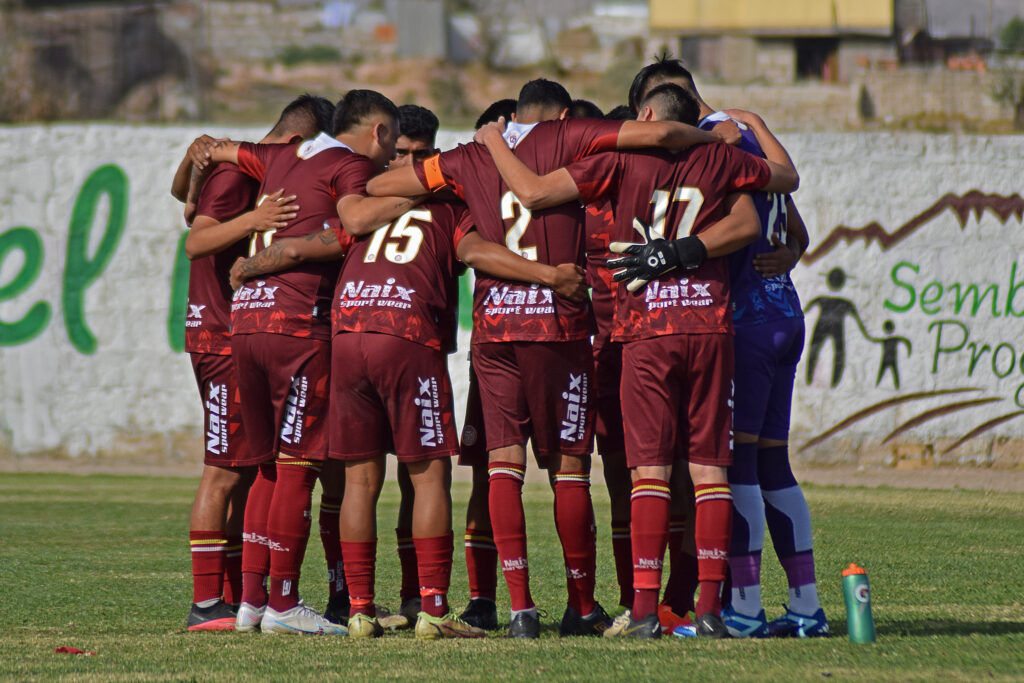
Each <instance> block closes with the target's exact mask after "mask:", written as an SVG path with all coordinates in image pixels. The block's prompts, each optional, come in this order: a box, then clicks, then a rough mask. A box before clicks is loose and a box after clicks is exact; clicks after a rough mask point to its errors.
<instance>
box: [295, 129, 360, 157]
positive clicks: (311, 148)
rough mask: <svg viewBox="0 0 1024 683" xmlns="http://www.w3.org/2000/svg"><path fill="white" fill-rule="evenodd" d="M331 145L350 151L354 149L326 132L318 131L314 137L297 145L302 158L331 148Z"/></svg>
mask: <svg viewBox="0 0 1024 683" xmlns="http://www.w3.org/2000/svg"><path fill="white" fill-rule="evenodd" d="M332 147H342V148H344V149H347V150H348V151H350V152H354V151H355V150H353V149H352V148H351V147H349V146H348V145H346V144H345V143H344V142H341V141H340V140H338V139H337V138H334V137H331V136H330V135H328V134H327V133H320V134H319V135H317V136H316V137H315V138H313V139H311V140H306V141H304V142H303V143H302V144H301V145H299V150H298V155H299V157H301V158H303V159H309V158H310V157H313V156H316V155H317V154H319V153H320V152H322V151H324V150H325V149H331V148H332Z"/></svg>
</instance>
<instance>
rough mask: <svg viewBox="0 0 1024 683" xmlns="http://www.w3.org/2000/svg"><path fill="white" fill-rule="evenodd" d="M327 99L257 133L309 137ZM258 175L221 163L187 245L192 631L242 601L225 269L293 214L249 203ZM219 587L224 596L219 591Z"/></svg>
mask: <svg viewBox="0 0 1024 683" xmlns="http://www.w3.org/2000/svg"><path fill="white" fill-rule="evenodd" d="M333 110H334V107H333V105H332V104H331V103H330V102H328V101H327V100H325V99H323V98H321V97H314V96H312V95H302V96H301V97H299V98H297V99H295V100H294V101H292V102H291V103H290V104H289V105H288V106H287V107H285V108H284V111H282V113H281V116H280V118H279V119H278V121H277V123H275V124H274V127H273V128H272V129H271V130H270V132H269V133H268V134H267V135H266V136H265V137H264V138H263V139H262V140H261V142H262V143H267V144H272V143H284V142H288V141H289V140H291V139H293V138H296V137H297V138H300V139H301V138H303V137H311V136H313V135H315V134H316V132H317V131H318V130H320V126H321V125H325V124H329V122H330V116H331V113H332V112H333ZM213 142H214V140H213V139H212V138H209V137H208V136H204V137H202V138H199V139H197V140H196V142H195V143H193V144H192V145H191V146H190V148H189V153H188V154H187V155H186V156H185V158H184V160H183V161H182V163H181V165H180V166H179V168H178V172H177V174H176V176H175V181H174V187H173V188H172V193H173V194H175V196H176V197H177V198H179V199H182V200H184V199H185V194H186V192H187V189H188V180H189V177H190V175H191V171H192V167H193V165H194V164H199V165H205V163H206V162H207V156H206V152H207V150H208V149H209V147H210V146H211V144H212V143H213ZM258 190H259V183H257V182H256V181H255V180H253V179H252V178H250V177H249V176H247V175H245V174H243V173H241V172H240V171H239V170H238V169H237V167H234V166H231V165H230V164H225V165H222V166H219V167H218V168H217V169H216V170H215V171H213V173H212V174H211V175H210V177H209V178H208V179H207V181H206V183H205V184H204V186H203V189H202V192H201V193H200V194H199V196H198V200H197V202H196V203H195V205H194V206H193V207H191V208H190V213H191V217H190V220H189V222H190V228H191V229H190V231H189V234H188V236H187V237H186V238H185V252H186V254H187V255H188V257H189V259H190V260H191V261H192V264H191V268H190V270H189V293H188V309H189V313H188V316H187V319H186V322H185V350H186V351H188V352H189V355H190V356H191V359H192V368H193V370H194V372H195V377H196V383H197V384H198V386H199V393H200V398H201V399H202V403H203V425H204V427H205V431H204V443H205V448H204V466H203V474H202V478H201V479H200V482H199V489H198V490H197V491H196V497H195V502H194V503H193V505H192V516H191V520H190V530H189V543H190V545H191V550H192V580H193V598H192V608H191V611H190V612H189V615H188V619H187V625H188V629H189V630H190V631H208V630H233V629H234V628H235V618H236V613H237V610H238V603H240V602H241V592H242V591H241V583H242V571H241V555H242V517H243V513H244V510H245V499H246V494H247V493H248V490H249V484H250V483H251V481H252V477H253V476H254V474H255V467H254V466H255V465H256V464H257V461H256V460H255V459H254V458H253V456H252V454H251V452H250V451H249V449H248V448H247V446H246V440H245V430H244V428H243V426H242V421H241V408H240V402H239V395H238V382H237V377H236V372H235V368H234V366H233V364H232V362H231V336H230V333H229V327H230V316H231V308H230V306H231V294H232V292H231V290H230V288H229V287H228V279H227V276H228V271H229V270H230V268H231V264H232V263H233V262H234V261H235V259H237V258H238V257H239V256H242V255H244V253H245V251H246V250H247V249H248V241H249V238H250V237H251V236H252V235H256V234H260V233H262V232H264V231H267V230H275V229H278V228H282V227H284V226H285V225H286V223H287V221H288V220H291V219H292V218H294V217H295V213H294V212H295V210H296V209H297V207H296V206H294V205H291V204H290V202H291V200H293V199H294V197H293V196H290V197H282V196H281V193H280V192H277V193H274V194H272V195H270V196H268V197H267V198H265V200H264V201H263V202H262V203H261V204H260V205H259V206H257V207H256V208H255V209H253V208H252V207H253V206H254V205H255V204H256V198H257V193H258ZM222 596H223V598H222Z"/></svg>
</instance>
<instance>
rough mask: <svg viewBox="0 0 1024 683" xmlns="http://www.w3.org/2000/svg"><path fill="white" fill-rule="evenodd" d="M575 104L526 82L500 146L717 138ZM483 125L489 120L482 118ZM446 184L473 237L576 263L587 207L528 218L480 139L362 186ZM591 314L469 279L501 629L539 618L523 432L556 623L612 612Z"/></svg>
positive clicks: (418, 191) (410, 191) (577, 149)
mask: <svg viewBox="0 0 1024 683" xmlns="http://www.w3.org/2000/svg"><path fill="white" fill-rule="evenodd" d="M571 103H572V100H571V98H570V97H569V94H568V93H567V92H566V91H565V89H564V88H563V87H562V86H560V85H559V84H557V83H554V82H552V81H547V80H544V79H538V80H535V81H530V82H529V83H527V84H526V85H524V86H523V88H522V90H521V91H520V93H519V98H518V99H517V105H516V113H515V116H514V117H513V119H514V121H513V123H512V124H510V125H509V127H508V130H507V131H506V133H505V137H504V138H503V141H502V142H501V144H502V145H506V144H507V145H508V146H509V147H512V148H515V150H516V151H515V154H516V155H518V156H520V157H521V158H523V159H524V160H525V161H526V163H528V164H529V165H530V166H531V168H533V169H535V170H537V171H539V172H541V173H547V172H549V171H552V170H554V169H556V168H558V167H559V166H562V165H565V164H567V163H569V162H571V161H573V160H574V159H578V158H581V157H582V156H584V155H586V154H588V153H593V152H596V151H601V150H605V149H615V148H617V147H619V148H626V147H645V146H650V145H655V144H662V145H666V146H673V147H684V146H686V145H688V144H693V143H695V142H702V141H708V140H711V139H714V136H712V135H707V134H697V133H696V131H695V129H693V128H692V127H689V126H685V125H683V124H679V123H670V122H662V123H639V122H631V121H627V122H619V121H604V120H594V119H566V118H565V116H566V114H567V112H568V109H569V107H570V105H571ZM485 128H486V127H485ZM447 186H451V187H452V188H453V189H454V191H455V193H456V194H457V195H459V196H460V197H462V198H464V199H465V201H466V203H467V204H468V205H469V208H470V211H471V212H472V214H473V219H474V222H475V224H476V226H477V229H478V230H479V231H480V233H481V235H482V236H483V237H484V238H485V239H488V240H490V241H493V242H497V243H499V244H502V243H503V244H505V245H506V246H507V247H508V248H509V249H511V250H512V251H515V252H517V253H519V254H521V255H523V256H524V257H525V258H528V259H530V260H539V261H541V262H543V263H548V264H554V263H562V262H575V263H576V264H578V265H580V266H581V267H582V265H583V264H584V259H585V252H584V229H583V221H584V219H583V211H582V208H581V207H579V206H578V205H567V206H564V207H557V208H555V209H552V210H549V211H543V212H538V213H536V214H534V213H532V212H531V211H529V210H525V209H524V207H523V203H522V202H521V201H520V199H519V198H518V197H517V196H516V194H514V193H513V192H511V191H508V189H507V188H506V187H505V186H504V184H503V182H502V180H501V177H500V176H499V175H498V173H497V170H496V169H495V168H494V165H493V162H492V161H491V159H490V157H489V155H488V154H487V151H486V149H485V148H484V147H483V146H482V145H479V144H470V145H460V146H459V147H457V148H456V149H454V150H450V151H448V152H444V153H442V154H441V155H439V156H438V157H434V158H432V159H430V160H428V161H427V162H425V163H423V164H418V165H415V166H414V168H413V169H397V170H394V171H389V172H388V173H385V174H383V175H381V176H379V177H377V178H374V179H373V180H372V181H371V182H370V183H369V184H368V186H367V189H368V190H369V191H370V193H371V194H378V195H400V196H401V195H408V196H418V195H422V194H424V193H426V192H427V191H428V190H429V191H436V190H439V189H441V188H443V187H447ZM591 331H592V317H591V312H590V310H589V306H588V305H587V304H586V303H583V304H577V303H574V302H571V301H566V300H564V299H562V298H557V299H556V298H554V297H553V296H552V294H551V292H550V291H549V290H545V289H540V288H537V287H532V286H526V285H524V284H522V283H520V282H516V281H514V280H505V279H500V278H491V277H483V276H481V277H478V278H477V280H476V291H475V296H474V310H473V348H472V356H473V367H474V369H475V371H476V378H477V381H478V382H479V385H480V391H481V394H482V395H485V396H488V397H490V399H491V400H489V401H487V402H485V403H484V406H483V408H484V425H485V430H486V433H487V449H488V452H489V456H488V458H489V482H490V488H489V495H488V498H489V508H490V513H491V514H490V516H491V524H492V526H493V529H494V540H495V544H496V545H497V548H498V554H499V556H500V558H501V563H502V569H503V571H504V574H505V580H506V584H507V585H508V588H509V594H510V598H511V607H512V614H511V624H510V631H509V632H510V635H512V636H513V637H520V638H536V637H538V635H539V630H540V623H539V620H538V617H537V610H536V607H535V605H534V602H533V598H532V596H531V595H530V588H529V569H528V563H527V553H526V526H525V518H524V514H523V506H522V485H523V480H524V476H525V465H526V449H525V445H526V441H527V440H528V439H530V438H532V439H533V442H534V445H535V450H536V452H537V454H538V456H539V457H540V458H542V459H544V460H545V461H546V462H547V464H548V470H549V477H550V478H551V479H552V480H553V487H554V490H555V520H556V527H557V529H558V534H559V538H560V540H561V542H562V548H563V555H564V560H565V566H566V578H567V588H568V594H569V599H568V605H567V607H566V611H565V613H564V615H563V619H562V623H561V626H560V633H562V634H563V635H596V634H600V633H601V632H602V631H603V630H604V628H605V627H606V626H607V625H608V623H609V618H608V616H607V614H606V613H605V612H604V610H603V609H602V608H601V606H600V605H599V604H598V603H597V602H596V600H595V599H594V568H595V539H594V528H593V509H592V506H591V501H590V485H589V480H590V475H589V470H590V462H589V455H590V451H591V440H592V428H593V420H592V414H591V400H592V398H591V397H592V394H593V358H592V350H591V346H590V340H589V336H590V333H591Z"/></svg>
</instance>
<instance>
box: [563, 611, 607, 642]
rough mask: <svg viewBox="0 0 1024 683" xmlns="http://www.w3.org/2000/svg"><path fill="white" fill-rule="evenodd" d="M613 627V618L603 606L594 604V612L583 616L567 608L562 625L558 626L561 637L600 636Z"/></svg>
mask: <svg viewBox="0 0 1024 683" xmlns="http://www.w3.org/2000/svg"><path fill="white" fill-rule="evenodd" d="M611 625H612V618H611V617H610V616H608V613H607V612H605V611H604V608H603V607H601V605H599V604H597V603H594V611H593V612H591V613H590V614H588V615H587V616H585V617H584V616H581V615H580V613H579V612H577V611H576V609H575V608H573V607H569V606H566V608H565V614H563V615H562V623H561V624H559V626H558V635H560V636H599V635H601V634H602V633H604V632H605V631H606V630H607V629H608V627H609V626H611Z"/></svg>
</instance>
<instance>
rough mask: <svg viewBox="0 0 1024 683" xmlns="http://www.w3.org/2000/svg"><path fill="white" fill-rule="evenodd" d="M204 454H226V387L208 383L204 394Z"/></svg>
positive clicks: (225, 385)
mask: <svg viewBox="0 0 1024 683" xmlns="http://www.w3.org/2000/svg"><path fill="white" fill-rule="evenodd" d="M203 405H204V407H205V408H206V415H207V420H206V452H207V453H209V454H210V455H224V454H226V453H227V452H228V385H227V384H214V383H212V382H211V383H210V384H209V385H208V388H207V392H206V401H205V402H204V404H203Z"/></svg>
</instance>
